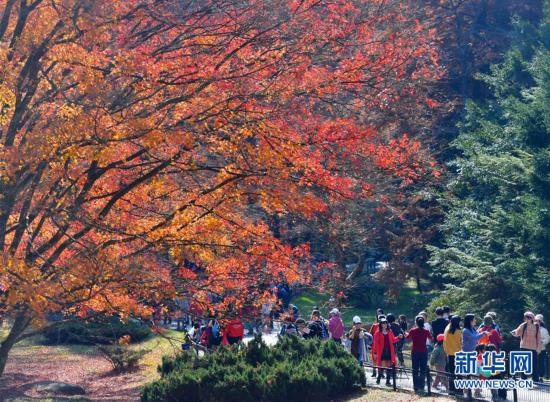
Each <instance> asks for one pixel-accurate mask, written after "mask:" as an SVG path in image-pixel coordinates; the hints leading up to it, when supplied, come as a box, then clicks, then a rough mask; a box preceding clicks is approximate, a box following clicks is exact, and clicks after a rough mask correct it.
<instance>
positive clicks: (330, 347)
mask: <svg viewBox="0 0 550 402" xmlns="http://www.w3.org/2000/svg"><path fill="white" fill-rule="evenodd" d="M159 372H160V374H161V378H160V379H159V380H157V381H155V382H152V383H150V384H148V385H146V386H145V387H144V388H143V390H142V393H141V400H142V401H143V402H154V401H179V400H194V401H205V402H208V401H219V402H232V401H254V402H262V401H300V402H303V401H320V400H321V401H322V400H330V399H332V398H335V397H341V396H345V395H346V394H349V393H351V392H353V391H354V390H356V389H357V388H359V387H361V386H364V385H365V373H364V370H363V369H362V367H361V366H360V365H359V364H358V362H357V360H356V359H355V358H354V357H353V356H352V355H350V354H349V353H348V352H347V351H346V350H345V349H344V348H343V347H342V346H341V345H338V344H336V343H335V342H332V341H330V342H322V341H319V340H313V339H312V340H303V339H299V338H298V337H296V336H285V337H282V338H281V339H280V340H279V342H278V343H277V344H276V345H275V346H273V347H269V346H267V345H266V344H265V343H264V342H263V341H262V339H261V337H256V338H255V339H254V340H252V341H250V342H249V343H248V345H246V346H243V345H241V346H228V347H222V348H220V349H219V350H217V351H216V352H213V353H209V354H206V355H205V356H203V357H197V356H196V355H195V354H193V353H191V352H183V353H181V354H179V355H178V356H177V357H175V358H172V359H171V358H167V357H165V358H163V362H162V364H161V365H160V366H159Z"/></svg>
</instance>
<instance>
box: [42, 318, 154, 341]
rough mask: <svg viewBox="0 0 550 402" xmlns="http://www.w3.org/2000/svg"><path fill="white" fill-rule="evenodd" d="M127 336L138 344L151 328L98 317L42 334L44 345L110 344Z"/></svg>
mask: <svg viewBox="0 0 550 402" xmlns="http://www.w3.org/2000/svg"><path fill="white" fill-rule="evenodd" d="M125 335H129V336H130V339H131V342H140V341H142V340H144V339H146V338H147V337H149V336H150V335H151V328H150V327H149V326H147V325H144V324H142V323H140V322H139V321H128V322H124V321H121V320H120V319H119V318H118V317H99V318H95V319H93V320H89V321H74V322H73V321H68V322H65V323H62V324H59V325H56V326H54V327H52V328H49V329H47V330H46V331H44V332H43V336H44V343H45V344H48V345H58V344H86V345H92V344H110V343H113V342H115V341H116V340H117V339H119V338H121V337H122V336H125Z"/></svg>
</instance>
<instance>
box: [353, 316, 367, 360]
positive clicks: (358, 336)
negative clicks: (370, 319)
mask: <svg viewBox="0 0 550 402" xmlns="http://www.w3.org/2000/svg"><path fill="white" fill-rule="evenodd" d="M368 337H370V339H371V341H372V336H371V334H369V333H368V332H367V331H365V330H364V329H363V327H362V326H361V317H359V316H358V315H356V316H355V317H353V327H352V328H351V330H350V331H349V333H348V339H349V340H350V341H351V350H350V351H351V354H352V355H353V356H354V357H355V358H356V359H357V360H358V361H359V364H361V365H363V364H365V363H367V356H368V355H367V344H368V343H369V342H368Z"/></svg>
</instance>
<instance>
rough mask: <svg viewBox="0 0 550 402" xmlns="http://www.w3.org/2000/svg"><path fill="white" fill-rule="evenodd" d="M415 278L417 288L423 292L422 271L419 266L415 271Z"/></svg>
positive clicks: (419, 291)
mask: <svg viewBox="0 0 550 402" xmlns="http://www.w3.org/2000/svg"><path fill="white" fill-rule="evenodd" d="M414 276H415V279H416V289H418V293H422V284H421V283H420V271H419V270H418V268H417V269H416V271H415V275H414Z"/></svg>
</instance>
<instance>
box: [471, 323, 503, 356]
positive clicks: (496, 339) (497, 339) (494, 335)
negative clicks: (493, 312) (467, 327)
mask: <svg viewBox="0 0 550 402" xmlns="http://www.w3.org/2000/svg"><path fill="white" fill-rule="evenodd" d="M477 332H478V333H482V332H484V333H488V334H489V335H488V336H485V337H483V338H481V340H480V341H479V342H480V343H484V344H486V345H488V344H493V345H495V349H496V351H497V352H500V348H501V347H502V342H503V339H502V336H501V335H500V332H499V331H498V330H497V329H496V328H495V322H494V321H493V317H492V316H490V315H489V314H486V315H485V317H483V325H482V326H480V327H479V328H478V329H477Z"/></svg>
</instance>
